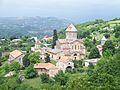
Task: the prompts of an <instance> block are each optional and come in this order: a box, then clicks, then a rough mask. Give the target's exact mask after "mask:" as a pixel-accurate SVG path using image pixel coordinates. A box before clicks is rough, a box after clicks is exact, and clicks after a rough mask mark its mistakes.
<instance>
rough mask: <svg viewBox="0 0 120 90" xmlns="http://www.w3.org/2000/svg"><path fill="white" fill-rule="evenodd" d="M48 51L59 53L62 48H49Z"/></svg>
mask: <svg viewBox="0 0 120 90" xmlns="http://www.w3.org/2000/svg"><path fill="white" fill-rule="evenodd" d="M47 52H50V53H53V54H57V53H60V52H61V50H59V49H49V50H47Z"/></svg>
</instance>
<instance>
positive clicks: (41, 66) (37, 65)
mask: <svg viewBox="0 0 120 90" xmlns="http://www.w3.org/2000/svg"><path fill="white" fill-rule="evenodd" d="M34 68H35V69H42V68H45V69H47V70H49V69H52V68H56V66H55V65H54V64H51V63H38V64H34Z"/></svg>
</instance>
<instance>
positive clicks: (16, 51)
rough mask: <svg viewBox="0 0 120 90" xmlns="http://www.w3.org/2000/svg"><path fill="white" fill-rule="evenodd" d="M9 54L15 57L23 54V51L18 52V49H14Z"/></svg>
mask: <svg viewBox="0 0 120 90" xmlns="http://www.w3.org/2000/svg"><path fill="white" fill-rule="evenodd" d="M10 55H11V56H12V57H13V58H17V57H19V56H21V55H23V53H22V52H20V51H19V50H14V51H12V52H11V53H10Z"/></svg>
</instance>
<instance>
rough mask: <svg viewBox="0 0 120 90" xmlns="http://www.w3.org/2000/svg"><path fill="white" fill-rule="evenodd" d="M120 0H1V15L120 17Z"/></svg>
mask: <svg viewBox="0 0 120 90" xmlns="http://www.w3.org/2000/svg"><path fill="white" fill-rule="evenodd" d="M119 10H120V1H119V0H114V1H113V0H94V1H93V0H84V1H81V0H49V1H48V0H44V1H42V0H0V17H35V16H40V17H58V18H63V19H68V20H70V21H73V22H84V21H89V20H94V19H105V20H108V19H113V18H119V17H120V12H119Z"/></svg>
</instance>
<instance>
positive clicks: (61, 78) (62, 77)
mask: <svg viewBox="0 0 120 90" xmlns="http://www.w3.org/2000/svg"><path fill="white" fill-rule="evenodd" d="M54 80H55V82H57V83H59V84H60V85H65V84H66V83H67V81H68V76H67V75H66V74H65V73H63V71H59V72H58V74H56V75H55V77H54Z"/></svg>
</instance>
